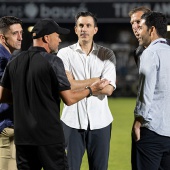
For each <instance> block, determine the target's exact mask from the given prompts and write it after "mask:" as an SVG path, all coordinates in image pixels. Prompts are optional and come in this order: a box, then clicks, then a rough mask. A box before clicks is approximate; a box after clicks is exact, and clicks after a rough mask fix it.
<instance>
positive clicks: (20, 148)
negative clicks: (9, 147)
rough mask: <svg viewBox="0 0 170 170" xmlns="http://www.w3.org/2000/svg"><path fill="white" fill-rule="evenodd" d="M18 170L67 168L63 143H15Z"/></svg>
mask: <svg viewBox="0 0 170 170" xmlns="http://www.w3.org/2000/svg"><path fill="white" fill-rule="evenodd" d="M16 160H17V168H18V170H41V169H42V168H43V169H44V170H68V163H67V158H66V154H65V148H64V144H54V145H44V146H32V145H16Z"/></svg>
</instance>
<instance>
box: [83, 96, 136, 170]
mask: <svg viewBox="0 0 170 170" xmlns="http://www.w3.org/2000/svg"><path fill="white" fill-rule="evenodd" d="M135 101H136V99H135V98H109V106H110V109H111V112H112V113H113V117H114V121H113V125H112V137H111V144H110V156H109V166H108V170H130V169H131V164H130V151H131V127H132V123H133V110H134V107H135ZM81 170H88V162H87V156H86V154H85V155H84V157H83V162H82V166H81Z"/></svg>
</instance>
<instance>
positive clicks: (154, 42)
mask: <svg viewBox="0 0 170 170" xmlns="http://www.w3.org/2000/svg"><path fill="white" fill-rule="evenodd" d="M159 41H164V42H166V39H165V38H158V39H156V40H154V41H152V42H151V44H150V45H154V44H156V43H157V42H159Z"/></svg>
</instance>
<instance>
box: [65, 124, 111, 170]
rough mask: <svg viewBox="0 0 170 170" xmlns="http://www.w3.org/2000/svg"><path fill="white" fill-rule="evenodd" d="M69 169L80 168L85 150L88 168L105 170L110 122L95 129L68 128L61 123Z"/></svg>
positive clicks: (77, 169)
mask: <svg viewBox="0 0 170 170" xmlns="http://www.w3.org/2000/svg"><path fill="white" fill-rule="evenodd" d="M63 129H64V135H65V141H66V150H67V159H68V165H69V170H80V169H81V168H80V167H81V162H82V157H83V155H84V153H85V150H87V157H88V163H89V170H107V169H108V158H109V150H110V138H111V124H110V125H109V126H107V127H105V128H102V129H97V130H90V129H89V128H88V130H81V129H74V128H70V127H68V126H67V125H65V124H64V123H63Z"/></svg>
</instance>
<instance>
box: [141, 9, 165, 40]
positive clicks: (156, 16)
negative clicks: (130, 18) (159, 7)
mask: <svg viewBox="0 0 170 170" xmlns="http://www.w3.org/2000/svg"><path fill="white" fill-rule="evenodd" d="M141 19H144V20H145V24H146V26H147V27H148V29H149V28H151V27H152V26H154V27H155V28H156V31H157V34H158V35H159V36H161V37H163V38H165V37H166V33H167V19H166V16H165V15H164V14H163V13H161V12H148V13H145V14H143V15H142V16H141Z"/></svg>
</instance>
